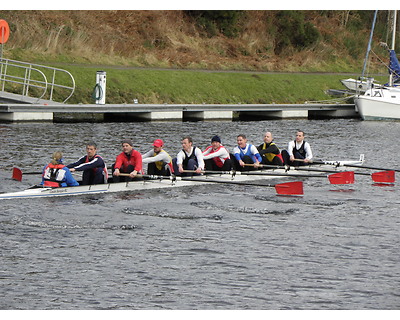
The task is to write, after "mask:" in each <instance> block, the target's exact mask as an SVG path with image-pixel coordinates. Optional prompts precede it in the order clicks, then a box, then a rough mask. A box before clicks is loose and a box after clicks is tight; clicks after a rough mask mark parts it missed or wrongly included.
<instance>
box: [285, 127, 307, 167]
mask: <svg viewBox="0 0 400 320" xmlns="http://www.w3.org/2000/svg"><path fill="white" fill-rule="evenodd" d="M304 137H305V135H304V131H301V130H298V131H297V133H296V139H295V140H292V141H290V142H289V144H288V148H287V150H282V157H283V161H284V164H285V165H291V166H302V165H307V164H308V163H309V162H310V161H311V159H312V157H313V154H312V151H311V147H310V144H309V143H308V142H307V141H305V140H304ZM295 159H301V160H303V161H295Z"/></svg>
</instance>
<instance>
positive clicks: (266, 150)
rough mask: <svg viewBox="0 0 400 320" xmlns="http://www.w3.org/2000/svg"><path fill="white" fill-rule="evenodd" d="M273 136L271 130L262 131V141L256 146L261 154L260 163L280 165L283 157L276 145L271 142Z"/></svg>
mask: <svg viewBox="0 0 400 320" xmlns="http://www.w3.org/2000/svg"><path fill="white" fill-rule="evenodd" d="M273 140H274V138H273V136H272V133H271V132H266V133H264V143H262V144H260V145H259V146H258V147H257V150H258V152H259V153H260V155H261V158H262V161H261V163H262V164H267V165H276V166H282V165H283V161H282V160H283V159H282V155H281V153H280V151H279V148H278V146H277V145H276V144H275V142H273Z"/></svg>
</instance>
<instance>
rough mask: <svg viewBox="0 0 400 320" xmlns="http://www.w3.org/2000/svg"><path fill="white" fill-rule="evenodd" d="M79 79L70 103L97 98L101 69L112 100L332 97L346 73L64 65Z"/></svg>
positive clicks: (297, 100)
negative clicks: (96, 86)
mask: <svg viewBox="0 0 400 320" xmlns="http://www.w3.org/2000/svg"><path fill="white" fill-rule="evenodd" d="M62 68H64V69H65V70H68V71H69V72H71V73H72V74H73V76H74V78H75V81H76V91H75V93H74V95H73V97H72V98H71V99H70V100H68V102H67V103H93V100H92V91H93V88H94V86H95V82H96V81H95V80H96V71H97V70H103V71H106V72H107V87H106V103H107V104H121V103H128V104H130V103H133V99H138V101H139V103H177V104H182V103H188V104H191V103H196V104H198V103H206V104H210V103H228V104H229V103H232V104H233V103H243V104H245V103H249V104H256V103H304V102H306V101H319V100H326V99H331V97H330V96H328V95H326V94H325V90H327V89H343V88H344V87H343V86H342V85H341V83H340V82H339V80H340V79H344V78H347V77H348V76H343V75H340V74H296V73H294V74H265V73H256V72H254V73H240V72H204V71H189V70H153V69H126V68H117V67H106V68H99V67H92V66H70V65H69V66H63V67H62Z"/></svg>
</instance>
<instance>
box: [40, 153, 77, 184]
mask: <svg viewBox="0 0 400 320" xmlns="http://www.w3.org/2000/svg"><path fill="white" fill-rule="evenodd" d="M40 184H41V185H43V186H44V187H52V188H58V187H74V186H79V183H78V182H77V181H76V180H75V179H74V177H73V176H72V174H71V172H70V171H69V169H68V168H67V167H66V166H65V165H64V164H63V163H62V153H61V152H60V151H56V152H54V153H53V155H52V157H51V161H50V163H49V164H48V165H46V166H45V167H44V168H43V172H42V182H41V183H40Z"/></svg>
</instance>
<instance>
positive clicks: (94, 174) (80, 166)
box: [67, 142, 108, 185]
mask: <svg viewBox="0 0 400 320" xmlns="http://www.w3.org/2000/svg"><path fill="white" fill-rule="evenodd" d="M67 168H69V169H70V171H71V172H74V171H83V174H82V185H92V184H102V183H107V181H108V172H107V166H106V164H105V162H104V160H103V158H102V157H101V156H99V155H98V154H97V144H96V143H95V142H89V143H87V144H86V155H84V156H82V157H81V158H80V159H79V160H78V161H76V162H74V163H71V164H69V165H67Z"/></svg>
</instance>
